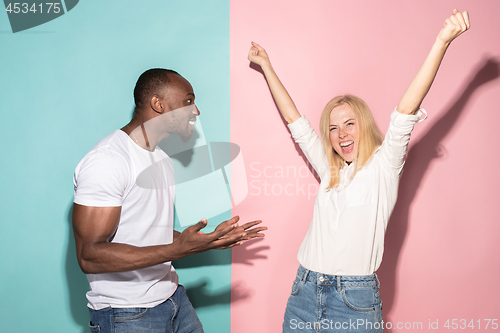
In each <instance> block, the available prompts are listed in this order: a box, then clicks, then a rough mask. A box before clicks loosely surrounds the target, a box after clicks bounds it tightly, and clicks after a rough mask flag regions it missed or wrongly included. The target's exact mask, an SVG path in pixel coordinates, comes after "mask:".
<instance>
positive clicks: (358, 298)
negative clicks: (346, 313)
mask: <svg viewBox="0 0 500 333" xmlns="http://www.w3.org/2000/svg"><path fill="white" fill-rule="evenodd" d="M376 289H378V288H377V287H351V286H344V287H342V290H341V291H340V293H341V295H342V299H343V300H344V303H345V305H347V306H348V307H349V308H351V309H353V310H356V311H375V306H377V304H378V303H380V298H379V297H378V290H376Z"/></svg>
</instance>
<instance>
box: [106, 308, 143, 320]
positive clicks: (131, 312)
mask: <svg viewBox="0 0 500 333" xmlns="http://www.w3.org/2000/svg"><path fill="white" fill-rule="evenodd" d="M148 310H149V309H148V308H127V309H113V321H115V322H117V321H130V320H135V319H139V318H141V317H143V316H145V315H146V313H147V312H148Z"/></svg>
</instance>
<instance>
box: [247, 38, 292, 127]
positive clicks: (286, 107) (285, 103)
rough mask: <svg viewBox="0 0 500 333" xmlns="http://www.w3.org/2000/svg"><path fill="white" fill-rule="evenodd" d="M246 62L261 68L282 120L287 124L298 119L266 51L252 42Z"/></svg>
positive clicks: (290, 99)
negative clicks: (248, 61)
mask: <svg viewBox="0 0 500 333" xmlns="http://www.w3.org/2000/svg"><path fill="white" fill-rule="evenodd" d="M248 60H250V61H251V62H253V63H255V64H257V65H259V66H260V67H262V70H263V71H264V75H265V76H266V80H267V84H268V85H269V89H271V93H272V94H273V97H274V100H275V102H276V105H278V109H279V110H280V112H281V114H282V115H283V118H285V120H286V121H287V122H288V123H289V124H291V123H293V122H294V121H295V120H297V119H299V118H300V113H299V111H298V110H297V107H296V106H295V103H294V102H293V100H292V98H291V97H290V95H289V94H288V92H287V91H286V89H285V87H284V86H283V84H282V83H281V81H280V79H279V78H278V75H276V72H275V71H274V69H273V66H271V62H270V61H269V56H268V55H267V53H266V50H264V49H263V48H262V47H261V46H260V45H259V44H257V43H254V42H252V47H250V51H249V52H248Z"/></svg>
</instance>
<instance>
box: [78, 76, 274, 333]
mask: <svg viewBox="0 0 500 333" xmlns="http://www.w3.org/2000/svg"><path fill="white" fill-rule="evenodd" d="M134 99H135V104H136V108H135V112H134V115H133V118H132V120H131V121H130V122H129V123H128V124H127V125H126V126H125V127H123V128H122V129H121V130H116V131H114V132H113V133H111V134H110V135H108V136H107V137H105V138H104V139H102V140H101V141H99V143H97V145H96V146H95V147H94V148H93V149H92V150H91V151H90V152H89V153H88V154H87V155H86V156H85V157H84V158H83V160H82V161H81V162H80V163H79V164H78V166H77V167H76V170H75V176H74V183H75V199H74V206H73V229H74V234H75V240H76V251H77V257H78V262H79V264H80V267H81V269H82V270H83V272H84V273H86V274H87V278H88V280H89V283H90V288H91V290H90V291H89V292H88V293H87V299H88V301H89V302H88V307H89V309H90V318H91V323H90V329H91V331H93V332H111V331H112V332H203V329H202V326H201V323H200V321H199V319H198V317H197V315H196V313H195V311H194V309H193V307H192V305H191V303H190V302H189V300H188V299H187V296H186V293H185V291H184V288H183V287H182V286H180V285H178V277H177V274H176V272H175V269H174V268H173V266H172V265H171V261H173V260H177V259H180V258H183V257H185V256H188V255H191V254H195V253H200V252H204V251H207V250H210V249H225V248H230V247H232V246H235V245H240V244H241V243H243V242H244V241H245V240H248V239H251V238H254V237H263V236H264V235H263V234H262V233H261V231H263V230H266V229H267V228H266V227H258V226H257V227H256V225H258V224H259V223H261V221H253V222H249V223H246V224H243V225H242V226H238V224H237V222H238V220H239V217H237V216H236V217H233V218H232V219H230V220H228V221H225V222H223V223H221V224H219V226H217V228H216V229H215V231H214V232H212V233H203V232H201V231H200V230H201V229H202V228H204V227H205V226H206V224H207V221H206V220H205V219H203V220H201V221H200V222H198V223H197V224H195V225H193V226H191V227H188V228H187V229H185V230H184V231H183V232H182V233H179V232H176V231H174V230H173V203H174V191H175V186H174V173H173V164H172V160H171V159H170V158H169V157H168V156H167V155H166V154H165V153H164V152H163V151H162V150H161V149H160V148H159V147H157V144H158V143H159V142H160V141H161V140H163V139H165V138H166V137H168V136H169V135H170V134H177V135H179V136H180V137H181V138H182V139H183V140H184V141H186V140H188V139H189V138H190V137H191V135H192V133H193V131H194V127H193V124H194V122H195V121H196V117H197V116H198V115H199V114H200V112H199V111H198V108H197V107H196V105H195V104H194V99H195V95H194V92H193V88H192V87H191V84H189V82H188V81H187V80H186V79H185V78H183V77H182V76H180V75H179V74H178V73H177V72H174V71H171V70H165V69H151V70H148V71H146V72H144V73H143V74H142V75H141V76H140V77H139V80H138V81H137V84H136V87H135V89H134ZM195 204H196V203H193V206H194V205H195ZM193 208H195V207H193Z"/></svg>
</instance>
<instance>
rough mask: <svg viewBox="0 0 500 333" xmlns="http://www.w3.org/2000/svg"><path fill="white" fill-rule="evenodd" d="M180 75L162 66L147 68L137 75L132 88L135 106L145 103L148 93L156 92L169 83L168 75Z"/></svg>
mask: <svg viewBox="0 0 500 333" xmlns="http://www.w3.org/2000/svg"><path fill="white" fill-rule="evenodd" d="M172 74H176V75H180V74H179V73H177V72H176V71H173V70H171V69H164V68H152V69H148V70H147V71H145V72H144V73H142V74H141V76H139V79H138V80H137V83H136V84H135V88H134V101H135V105H136V106H137V107H142V106H143V105H144V104H145V103H147V100H146V99H147V98H148V96H149V95H151V94H154V93H158V92H159V91H160V90H161V89H164V88H165V87H166V86H168V84H169V83H170V78H169V75H172Z"/></svg>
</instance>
